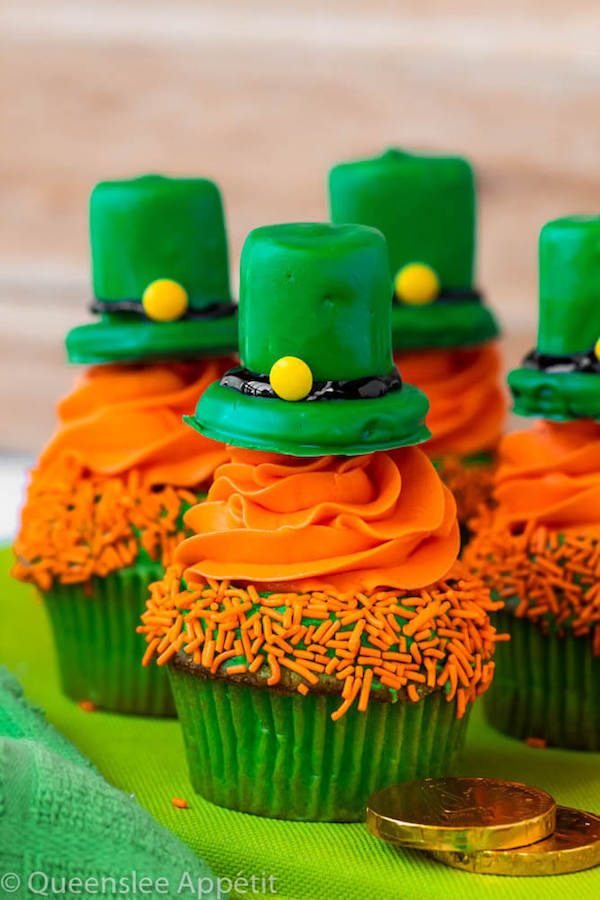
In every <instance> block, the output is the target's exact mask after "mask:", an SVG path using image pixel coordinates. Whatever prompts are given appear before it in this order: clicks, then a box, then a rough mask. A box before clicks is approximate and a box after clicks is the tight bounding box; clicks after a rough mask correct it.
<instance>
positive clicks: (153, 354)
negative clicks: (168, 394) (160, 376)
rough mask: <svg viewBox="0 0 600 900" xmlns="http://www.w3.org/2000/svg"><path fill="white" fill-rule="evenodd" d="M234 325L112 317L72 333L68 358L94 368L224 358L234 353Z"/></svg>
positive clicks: (231, 319) (224, 320) (229, 320)
mask: <svg viewBox="0 0 600 900" xmlns="http://www.w3.org/2000/svg"><path fill="white" fill-rule="evenodd" d="M237 324H238V322H237V316H236V315H231V316H222V317H220V318H215V319H206V320H204V321H199V320H187V321H186V320H185V319H184V320H180V321H176V322H161V323H157V322H150V321H148V320H146V319H142V318H140V319H135V320H133V321H132V319H131V317H130V316H127V315H126V314H125V315H124V314H123V313H113V314H111V315H103V316H102V318H101V320H100V321H99V322H95V323H92V324H90V325H79V326H78V327H77V328H73V329H71V331H70V332H69V333H68V335H67V338H66V347H67V358H68V360H69V362H70V363H75V364H81V363H83V364H85V365H95V364H96V363H112V362H131V361H134V360H165V359H166V360H169V359H189V358H197V357H201V356H220V355H227V354H229V353H233V352H235V350H236V349H237Z"/></svg>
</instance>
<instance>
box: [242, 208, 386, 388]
mask: <svg viewBox="0 0 600 900" xmlns="http://www.w3.org/2000/svg"><path fill="white" fill-rule="evenodd" d="M239 316H240V356H241V357H242V360H243V362H244V365H245V366H247V367H248V368H249V369H251V370H252V371H254V372H263V373H268V372H269V371H270V370H271V366H272V365H273V363H275V362H277V360H278V359H280V358H281V357H282V356H298V357H300V359H303V360H304V362H305V363H307V365H309V366H310V369H311V371H312V373H313V377H314V379H315V380H319V381H324V380H327V379H329V378H335V379H340V378H360V377H363V376H370V375H383V374H386V373H387V372H389V371H390V370H391V368H392V366H393V362H392V353H391V346H390V340H389V331H390V327H391V326H390V303H389V272H388V263H387V254H386V249H385V242H384V241H383V240H382V238H381V235H380V234H378V233H377V232H376V231H375V230H373V229H371V228H360V227H357V226H340V227H337V228H334V227H332V226H331V225H321V224H302V225H276V226H269V227H266V228H257V229H255V230H254V231H252V232H250V234H249V235H248V238H247V240H246V243H245V244H244V249H243V251H242V260H241V283H240V310H239Z"/></svg>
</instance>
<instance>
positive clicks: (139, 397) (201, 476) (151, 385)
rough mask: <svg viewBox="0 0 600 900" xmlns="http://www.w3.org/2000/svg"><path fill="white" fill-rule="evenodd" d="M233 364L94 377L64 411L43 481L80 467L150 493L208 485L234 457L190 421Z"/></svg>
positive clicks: (97, 371)
mask: <svg viewBox="0 0 600 900" xmlns="http://www.w3.org/2000/svg"><path fill="white" fill-rule="evenodd" d="M230 365H231V360H226V359H207V360H198V361H194V362H181V363H163V364H158V363H157V364H153V365H150V364H148V365H103V366H94V367H92V368H90V369H88V370H87V371H86V372H85V373H84V374H83V375H82V376H81V378H79V379H78V381H77V382H76V385H75V388H74V390H73V392H72V393H71V394H69V396H67V397H66V398H65V399H64V400H62V401H61V402H60V403H59V405H58V417H59V422H60V424H59V427H58V429H57V431H56V433H55V434H54V436H53V437H52V439H51V441H50V443H49V444H48V446H47V447H46V449H45V450H44V452H43V453H42V455H41V457H40V459H39V462H38V465H37V467H36V472H35V475H36V477H39V476H41V475H43V474H45V473H46V472H49V471H52V470H53V469H54V468H55V467H56V466H57V465H59V464H60V463H61V462H64V461H65V459H70V460H73V459H74V460H76V461H77V462H78V463H80V464H82V465H84V466H85V467H86V469H88V470H89V471H90V472H91V473H93V474H95V475H106V476H114V475H120V474H123V473H125V472H127V471H130V470H132V469H135V470H137V471H138V472H139V473H140V478H141V481H142V483H144V484H146V485H155V484H172V485H178V486H181V487H193V486H197V485H201V484H203V483H205V482H206V481H207V480H208V479H209V478H210V477H211V476H212V474H213V472H214V470H215V469H216V468H217V466H219V465H220V464H221V463H222V462H224V460H225V459H227V454H226V451H225V447H224V445H222V444H220V443H218V442H217V441H213V440H211V439H209V438H206V437H203V436H202V435H200V434H198V433H197V432H195V431H194V430H193V429H192V428H190V427H189V426H188V425H185V424H184V423H183V421H182V416H183V415H184V414H188V413H193V411H194V409H195V406H196V403H197V402H198V398H199V397H200V395H201V394H202V393H203V392H204V390H205V389H206V388H207V387H208V385H209V384H210V383H211V382H212V381H215V380H216V379H217V378H219V377H220V376H221V375H222V374H223V372H224V371H225V370H226V369H227V368H228V367H229V366H230Z"/></svg>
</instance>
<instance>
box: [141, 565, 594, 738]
mask: <svg viewBox="0 0 600 900" xmlns="http://www.w3.org/2000/svg"><path fill="white" fill-rule="evenodd" d="M455 573H456V574H455V575H454V577H453V578H452V579H448V580H446V581H441V582H438V583H436V584H435V585H432V586H430V587H429V588H427V590H422V591H421V592H420V593H419V594H418V595H415V594H414V592H413V593H412V594H411V593H409V592H408V591H405V592H403V591H391V590H385V591H384V590H379V591H377V592H374V593H371V594H369V593H360V594H356V595H353V594H352V593H350V592H349V593H347V594H344V595H342V594H336V593H335V592H324V591H314V592H312V593H304V594H298V593H294V592H290V593H289V594H286V593H278V594H271V595H270V596H268V597H261V596H260V595H259V591H258V590H257V588H256V586H253V585H248V586H241V585H237V584H230V583H229V582H218V581H214V580H213V579H206V581H204V580H202V579H198V578H197V576H193V578H192V579H191V581H190V583H189V584H188V586H187V587H186V585H185V583H183V582H182V574H183V572H182V569H181V567H178V566H171V567H169V568H168V569H167V571H166V573H165V576H164V578H163V580H162V581H160V582H156V583H155V584H154V585H152V586H151V589H150V596H149V598H148V602H147V609H146V612H145V613H143V615H142V623H143V625H142V626H141V629H140V632H141V633H143V634H144V637H145V640H146V642H147V645H148V646H147V649H146V653H145V654H144V660H145V661H149V659H150V658H151V657H152V656H155V657H157V661H158V662H159V663H164V662H169V660H170V659H171V657H172V656H173V655H174V654H175V653H177V652H179V651H180V650H183V653H187V654H188V655H190V656H191V655H192V654H193V661H194V664H195V665H199V666H200V667H201V668H205V669H209V670H210V671H211V672H212V674H213V675H219V674H220V675H221V676H222V677H224V678H227V677H231V676H234V675H240V674H244V673H246V672H250V673H251V674H255V673H258V672H259V670H260V669H261V668H262V667H263V666H264V665H265V659H266V665H267V666H268V667H269V670H270V671H269V674H268V676H267V685H268V686H275V685H277V684H279V682H280V681H281V679H282V670H283V669H287V670H289V671H290V672H293V673H294V674H295V675H297V676H299V677H300V678H301V679H302V681H301V682H300V684H299V685H295V689H296V690H297V691H299V693H300V694H301V695H305V694H307V693H308V692H310V691H311V690H315V689H316V690H318V689H319V684H320V681H321V679H322V678H323V677H333V679H334V684H336V683H337V684H339V688H338V690H339V691H340V692H341V703H340V706H339V707H338V708H337V709H336V710H335V712H334V713H333V714H332V718H333V720H334V721H337V719H339V718H340V717H341V716H342V715H344V713H345V712H346V711H347V710H348V709H349V708H350V707H351V706H352V705H353V704H354V703H355V702H356V705H357V709H358V711H359V712H364V711H365V710H366V709H367V706H368V702H369V698H370V696H371V693H372V690H373V684H374V682H375V681H376V683H377V684H378V685H380V686H384V687H386V688H388V689H390V690H394V691H399V692H402V695H403V696H404V697H405V698H406V699H408V700H409V701H411V702H414V703H416V702H418V701H419V700H420V699H421V697H422V696H423V694H422V693H421V689H417V685H419V684H422V685H424V686H426V687H427V688H428V689H429V690H443V691H444V692H445V694H446V698H447V699H448V700H453V699H454V698H456V711H457V715H458V716H460V715H462V714H464V711H465V709H466V706H467V704H468V703H470V702H472V701H473V700H474V699H475V697H476V696H477V695H478V694H480V693H482V692H483V691H484V690H485V689H486V688H487V686H488V685H489V682H490V680H491V678H492V674H493V663H492V662H491V659H492V656H493V652H494V645H495V642H496V640H497V639H499V637H500V636H498V635H496V632H495V629H494V628H493V627H492V626H491V624H490V621H489V617H488V615H487V612H488V610H490V609H496V608H498V604H497V603H493V602H492V601H491V599H490V597H489V593H488V592H487V591H486V590H485V588H484V587H483V585H482V582H481V581H480V580H478V579H476V578H473V577H472V576H471V575H470V573H469V572H468V571H467V570H465V569H463V567H462V565H461V564H458V565H457V568H456V570H455ZM261 590H263V589H261ZM598 596H599V597H600V592H599V594H598ZM405 603H408V604H409V606H410V609H408V610H407V609H406V608H405V606H404V604H405ZM281 610H282V611H281ZM463 611H466V612H467V613H468V615H466V616H465V617H461V616H460V615H458V613H460V612H463ZM273 613H276V615H273ZM358 613H360V615H357V614H358ZM452 613H457V615H456V616H454V617H453V616H452ZM315 618H318V619H319V623H318V624H314V621H313V622H310V623H308V622H309V620H314V619H315ZM200 620H201V621H202V622H203V627H202V626H201V625H200ZM451 622H455V623H456V625H455V626H454V627H450V624H451ZM425 624H426V625H427V627H424V625H425ZM580 627H582V628H584V627H587V625H586V624H585V623H584V622H582V624H581V626H580ZM407 629H408V632H409V633H408V635H406V631H407ZM402 630H404V632H405V634H402V633H401V632H402ZM224 634H226V637H223V635H224ZM191 635H193V640H190V636H191ZM407 638H408V640H407ZM598 640H600V638H598ZM408 642H410V652H407V643H408ZM392 647H393V648H394V649H390V648H392ZM261 648H262V652H260V653H259V650H261ZM234 656H235V657H237V658H239V660H240V661H239V663H236V664H234V665H231V666H229V667H228V666H227V663H228V661H229V660H231V659H232V657H234ZM385 698H386V695H384V697H383V699H384V700H385Z"/></svg>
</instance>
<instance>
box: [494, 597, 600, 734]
mask: <svg viewBox="0 0 600 900" xmlns="http://www.w3.org/2000/svg"><path fill="white" fill-rule="evenodd" d="M493 619H494V621H493V624H494V625H495V626H496V628H497V629H498V631H499V632H503V631H505V632H508V633H509V634H510V636H511V639H510V641H509V642H507V643H502V644H499V645H498V647H497V648H496V654H495V661H496V668H495V671H494V680H493V682H492V684H491V687H490V688H489V690H488V692H487V694H486V696H485V698H484V707H485V710H486V714H487V717H488V719H489V721H490V722H491V724H492V725H494V726H495V727H496V728H498V729H499V730H500V731H503V732H504V733H505V734H509V735H512V736H513V737H517V738H521V739H525V738H528V737H535V738H543V739H544V740H546V741H547V742H548V743H549V744H552V745H554V746H557V747H570V748H571V749H577V750H600V658H598V657H595V656H594V655H593V653H592V639H591V638H590V637H587V636H586V637H574V636H573V634H572V633H570V632H567V633H566V634H565V636H564V637H558V636H557V635H552V634H550V635H546V634H543V633H542V632H541V631H540V629H539V628H538V626H537V625H536V624H535V623H533V622H532V621H531V620H529V619H518V618H516V616H514V615H512V614H511V613H509V612H507V611H506V610H502V611H501V612H498V613H496V614H495V616H494V617H493Z"/></svg>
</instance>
